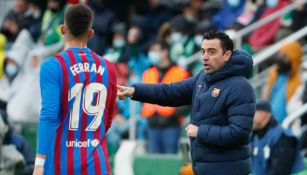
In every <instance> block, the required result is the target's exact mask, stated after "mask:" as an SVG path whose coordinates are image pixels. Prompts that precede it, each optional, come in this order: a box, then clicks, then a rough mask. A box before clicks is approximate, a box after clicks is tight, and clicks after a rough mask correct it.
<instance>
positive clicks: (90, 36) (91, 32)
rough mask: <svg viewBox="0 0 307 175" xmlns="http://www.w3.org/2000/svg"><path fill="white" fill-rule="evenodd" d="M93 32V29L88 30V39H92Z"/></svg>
mask: <svg viewBox="0 0 307 175" xmlns="http://www.w3.org/2000/svg"><path fill="white" fill-rule="evenodd" d="M94 33H95V32H94V30H93V29H90V30H89V31H88V34H87V36H88V38H89V39H90V38H92V37H93V35H94Z"/></svg>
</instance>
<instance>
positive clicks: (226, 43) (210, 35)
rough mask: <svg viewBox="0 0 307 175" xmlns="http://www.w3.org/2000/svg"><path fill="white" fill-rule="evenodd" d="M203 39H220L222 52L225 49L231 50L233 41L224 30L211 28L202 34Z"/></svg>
mask: <svg viewBox="0 0 307 175" xmlns="http://www.w3.org/2000/svg"><path fill="white" fill-rule="evenodd" d="M204 39H206V40H211V39H218V40H220V41H221V47H222V49H223V51H224V52H226V51H227V50H230V51H233V41H232V40H231V39H230V38H229V36H228V35H227V34H226V33H224V32H220V31H217V30H215V29H211V30H209V31H207V32H206V33H205V34H204Z"/></svg>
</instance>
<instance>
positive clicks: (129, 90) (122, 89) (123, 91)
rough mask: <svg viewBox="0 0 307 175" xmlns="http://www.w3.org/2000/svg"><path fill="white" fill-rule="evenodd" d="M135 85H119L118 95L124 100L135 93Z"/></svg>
mask: <svg viewBox="0 0 307 175" xmlns="http://www.w3.org/2000/svg"><path fill="white" fill-rule="evenodd" d="M134 91H135V89H134V87H126V86H120V85H117V97H118V98H119V99H120V100H124V99H125V98H127V97H132V96H133V95H134Z"/></svg>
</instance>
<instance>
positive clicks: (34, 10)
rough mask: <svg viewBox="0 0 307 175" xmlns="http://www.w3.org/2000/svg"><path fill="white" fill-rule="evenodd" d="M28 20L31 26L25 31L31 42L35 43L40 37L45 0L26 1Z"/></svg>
mask: <svg viewBox="0 0 307 175" xmlns="http://www.w3.org/2000/svg"><path fill="white" fill-rule="evenodd" d="M28 3H29V9H28V12H27V13H28V15H29V16H28V18H29V20H30V21H31V25H30V26H28V27H27V28H26V29H27V30H28V31H29V33H30V35H31V36H32V38H33V40H34V41H35V42H36V41H37V40H38V38H39V36H40V32H41V26H42V20H43V19H42V18H43V15H44V12H45V10H46V4H47V2H46V1H45V0H28Z"/></svg>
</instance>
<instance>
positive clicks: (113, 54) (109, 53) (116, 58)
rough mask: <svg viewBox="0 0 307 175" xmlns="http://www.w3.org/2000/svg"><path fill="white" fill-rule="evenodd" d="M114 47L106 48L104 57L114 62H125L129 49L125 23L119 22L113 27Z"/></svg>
mask: <svg viewBox="0 0 307 175" xmlns="http://www.w3.org/2000/svg"><path fill="white" fill-rule="evenodd" d="M112 32H113V37H112V47H110V48H108V49H106V52H105V53H104V57H105V58H106V59H108V60H109V61H111V62H113V63H117V62H123V61H124V58H123V56H124V54H125V51H126V49H127V41H126V33H127V32H126V26H125V24H124V23H118V24H116V25H114V26H113V29H112Z"/></svg>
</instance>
